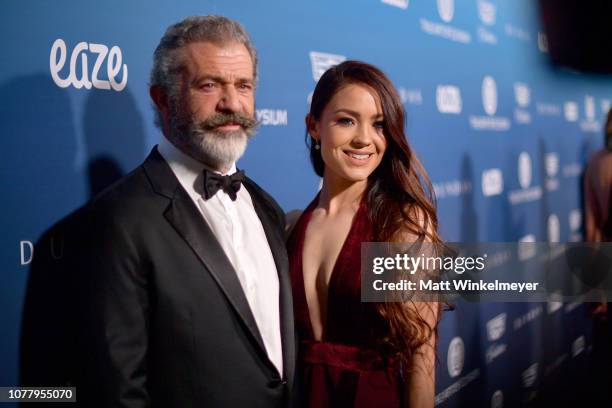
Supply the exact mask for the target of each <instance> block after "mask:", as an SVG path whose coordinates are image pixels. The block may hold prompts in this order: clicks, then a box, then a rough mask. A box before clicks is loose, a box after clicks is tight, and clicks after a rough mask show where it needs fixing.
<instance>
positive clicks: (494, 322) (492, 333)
mask: <svg viewBox="0 0 612 408" xmlns="http://www.w3.org/2000/svg"><path fill="white" fill-rule="evenodd" d="M506 318H507V315H506V313H500V314H498V315H497V316H495V317H494V318H492V319H490V320H489V321H488V322H487V338H488V339H489V341H497V340H499V339H501V337H502V336H503V335H504V333H505V332H506Z"/></svg>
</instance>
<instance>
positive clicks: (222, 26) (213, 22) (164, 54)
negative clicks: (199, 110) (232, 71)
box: [150, 15, 257, 126]
mask: <svg viewBox="0 0 612 408" xmlns="http://www.w3.org/2000/svg"><path fill="white" fill-rule="evenodd" d="M194 42H211V43H213V44H216V45H224V44H229V43H232V42H236V43H239V44H243V45H244V46H245V47H246V49H247V50H248V52H249V54H250V55H251V60H252V61H253V79H254V80H255V81H256V80H257V53H256V51H255V47H254V46H253V43H252V42H251V39H250V38H249V35H248V34H247V32H246V30H245V29H244V27H242V25H241V24H240V23H239V22H237V21H234V20H231V19H229V18H227V17H223V16H215V15H210V16H191V17H187V18H185V19H184V20H183V21H180V22H178V23H176V24H174V25H172V26H170V27H168V29H167V30H166V33H165V34H164V36H163V37H162V38H161V40H160V41H159V45H158V46H157V48H156V49H155V53H154V54H153V69H152V70H151V78H150V85H151V86H153V85H157V86H160V87H161V88H162V89H164V91H166V95H167V96H168V98H169V101H170V103H172V104H174V103H175V102H176V98H177V97H178V91H179V85H180V81H179V78H178V75H179V72H180V70H181V68H182V66H181V63H182V61H181V59H180V58H179V56H178V53H179V51H180V50H181V48H183V47H184V46H186V45H187V44H190V43H194ZM157 113H158V117H157V122H156V123H157V125H158V126H159V125H160V118H159V112H157Z"/></svg>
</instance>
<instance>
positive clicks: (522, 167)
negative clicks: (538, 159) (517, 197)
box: [518, 152, 532, 188]
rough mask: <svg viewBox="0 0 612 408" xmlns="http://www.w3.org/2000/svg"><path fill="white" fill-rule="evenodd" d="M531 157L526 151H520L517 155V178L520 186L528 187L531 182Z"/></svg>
mask: <svg viewBox="0 0 612 408" xmlns="http://www.w3.org/2000/svg"><path fill="white" fill-rule="evenodd" d="M531 169H532V166H531V157H530V156H529V153H527V152H521V154H519V157H518V179H519V185H520V186H521V188H529V185H530V184H531Z"/></svg>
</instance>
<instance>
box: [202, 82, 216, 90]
mask: <svg viewBox="0 0 612 408" xmlns="http://www.w3.org/2000/svg"><path fill="white" fill-rule="evenodd" d="M200 89H203V90H205V91H211V90H213V89H215V83H214V82H204V83H203V84H201V85H200Z"/></svg>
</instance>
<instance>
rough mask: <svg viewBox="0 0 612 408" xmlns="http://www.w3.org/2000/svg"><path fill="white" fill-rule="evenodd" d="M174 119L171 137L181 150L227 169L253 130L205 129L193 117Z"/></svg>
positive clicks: (208, 163) (235, 159)
mask: <svg viewBox="0 0 612 408" xmlns="http://www.w3.org/2000/svg"><path fill="white" fill-rule="evenodd" d="M182 119H183V120H181V118H178V119H175V120H172V121H171V124H170V138H169V139H170V141H171V142H172V143H173V144H175V145H176V146H177V147H178V148H179V149H180V150H181V151H183V152H184V153H186V154H187V155H189V156H190V157H192V158H193V159H195V160H197V161H199V162H200V163H202V164H205V165H207V166H208V167H210V168H212V169H214V170H218V171H222V172H225V171H227V170H229V169H230V168H231V166H232V165H233V164H234V163H235V162H236V161H238V159H240V157H242V155H243V154H244V152H245V150H246V146H247V143H248V139H249V137H250V136H251V135H252V133H253V131H252V130H250V131H245V130H244V129H238V130H233V131H229V132H220V131H215V130H205V129H202V128H201V127H200V126H197V123H195V122H194V121H193V120H192V119H191V118H182Z"/></svg>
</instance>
